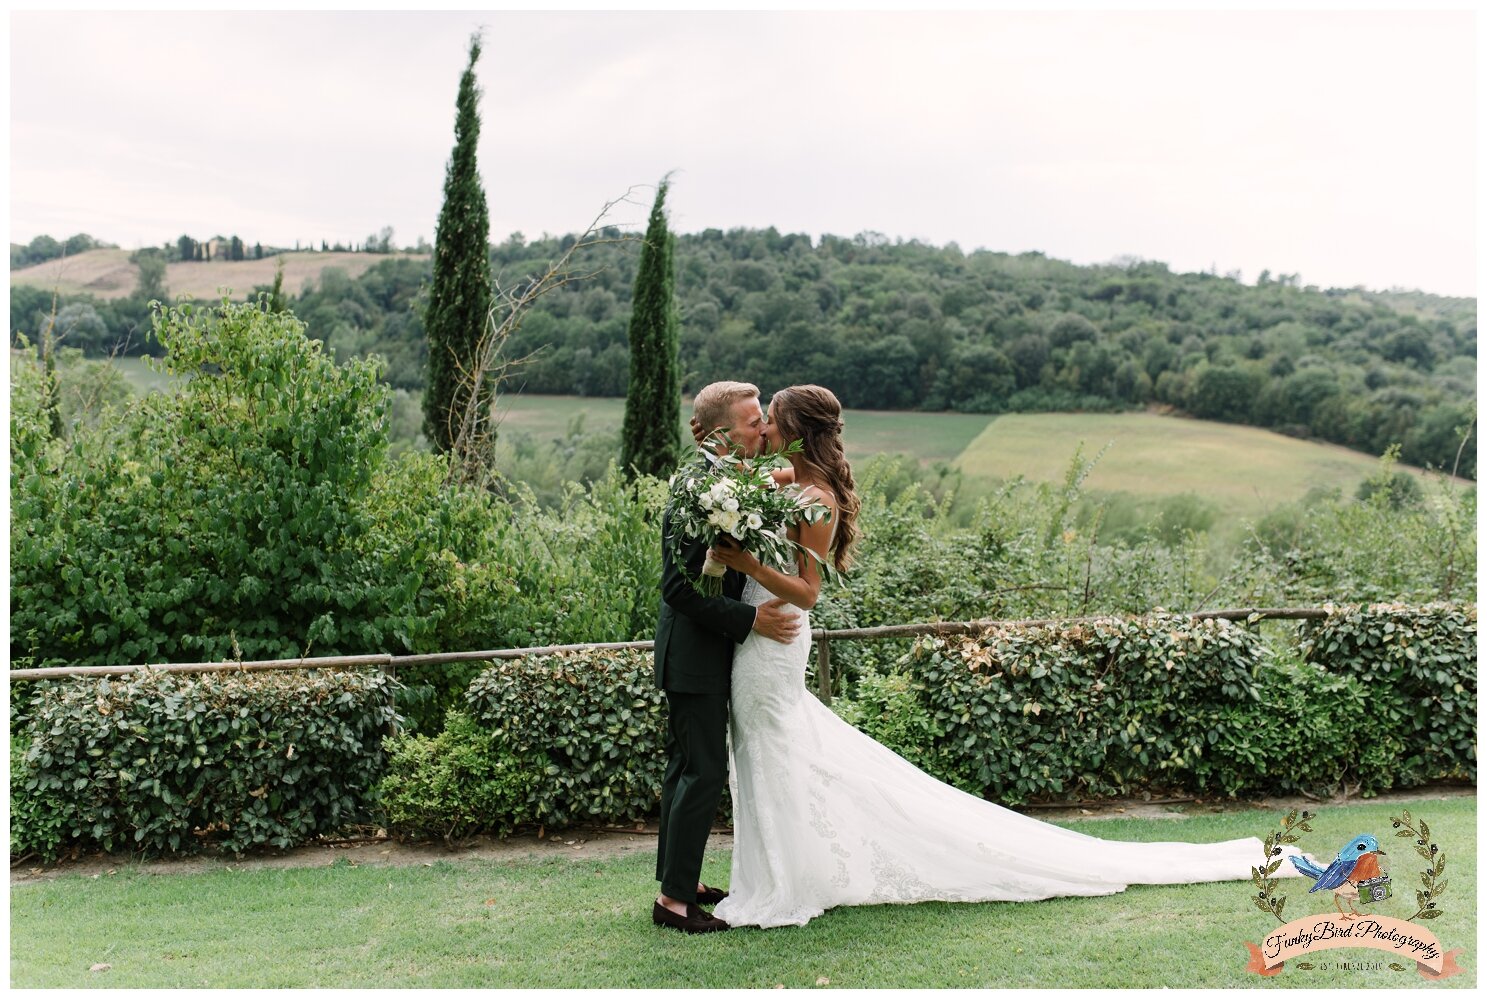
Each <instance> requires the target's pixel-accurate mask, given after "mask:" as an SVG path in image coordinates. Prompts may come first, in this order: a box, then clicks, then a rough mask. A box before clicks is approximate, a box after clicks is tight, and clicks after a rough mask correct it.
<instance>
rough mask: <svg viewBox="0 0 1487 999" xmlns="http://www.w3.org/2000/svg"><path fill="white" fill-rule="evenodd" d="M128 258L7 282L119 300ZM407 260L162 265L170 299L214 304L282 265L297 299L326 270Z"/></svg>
mask: <svg viewBox="0 0 1487 999" xmlns="http://www.w3.org/2000/svg"><path fill="white" fill-rule="evenodd" d="M129 254H130V251H129V250H89V251H88V252H87V253H79V254H78V255H77V256H75V257H65V258H62V259H60V260H48V261H46V262H44V263H40V264H33V265H32V266H30V267H26V268H23V269H21V270H18V271H11V274H10V283H11V284H12V285H32V286H34V287H39V288H47V289H52V288H56V289H57V290H58V291H59V292H61V293H62V294H64V295H82V294H86V295H96V296H97V297H99V298H105V299H108V298H123V297H124V296H126V295H128V294H129V293H130V292H132V291H134V289H135V286H136V285H137V284H138V283H139V268H137V267H136V266H135V265H134V264H131V263H130V262H129ZM410 256H413V254H406V253H393V254H378V253H282V254H280V255H279V256H277V257H265V258H264V259H262V260H236V261H233V260H212V261H206V262H202V263H195V262H192V263H179V262H178V263H174V264H169V265H167V266H166V268H165V287H166V290H167V291H168V292H169V293H170V296H171V297H172V298H175V297H177V296H179V295H189V296H190V297H191V298H194V299H196V300H197V301H203V300H206V301H211V300H215V299H218V298H220V297H221V294H222V292H221V291H219V289H231V291H232V297H233V298H234V299H236V300H239V301H241V300H243V299H246V298H247V297H248V294H249V293H250V292H251V291H252V290H253V288H254V286H255V285H271V284H273V283H274V271H275V269H276V268H277V267H278V266H279V264H278V262H279V261H280V260H283V262H284V290H285V292H287V293H289V294H291V295H298V294H299V293H300V291H302V290H303V289H304V286H305V283H306V282H307V281H311V280H314V279H315V278H317V277H318V276H319V275H320V272H321V270H323V269H324V268H326V267H339V268H340V269H341V270H343V271H345V272H346V274H347V276H349V277H352V278H356V277H360V276H361V275H362V274H364V273H365V272H366V271H368V270H370V269H371V268H372V267H373V266H374V265H376V264H377V263H379V262H381V261H383V260H387V259H390V258H393V257H410Z"/></svg>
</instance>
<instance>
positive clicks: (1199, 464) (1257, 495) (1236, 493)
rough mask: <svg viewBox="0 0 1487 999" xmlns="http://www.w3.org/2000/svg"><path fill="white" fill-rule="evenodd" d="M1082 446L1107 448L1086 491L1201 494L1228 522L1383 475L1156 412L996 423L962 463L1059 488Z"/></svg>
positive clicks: (1255, 431)
mask: <svg viewBox="0 0 1487 999" xmlns="http://www.w3.org/2000/svg"><path fill="white" fill-rule="evenodd" d="M1081 442H1082V443H1083V455H1084V457H1085V458H1086V459H1090V458H1093V457H1094V456H1095V455H1096V454H1097V453H1098V452H1099V451H1100V449H1101V448H1102V447H1104V446H1105V445H1106V444H1107V443H1109V444H1110V449H1109V450H1108V451H1106V452H1105V455H1104V457H1102V458H1101V459H1100V461H1099V463H1098V464H1097V465H1096V466H1095V468H1094V471H1092V472H1091V473H1090V475H1089V478H1087V479H1086V480H1085V482H1084V488H1086V489H1089V490H1098V491H1101V492H1127V493H1132V494H1137V495H1142V496H1166V495H1174V494H1177V493H1186V492H1190V493H1196V494H1197V495H1200V496H1202V497H1203V498H1204V499H1206V500H1210V501H1212V502H1213V503H1214V504H1215V505H1216V506H1218V508H1219V509H1220V511H1222V513H1223V514H1226V515H1229V516H1257V515H1260V514H1262V513H1264V512H1265V511H1267V510H1270V509H1273V508H1274V507H1276V506H1278V505H1279V504H1281V503H1285V502H1290V501H1293V500H1297V499H1300V498H1301V497H1303V496H1305V495H1306V493H1307V491H1308V490H1310V489H1313V488H1337V489H1340V490H1341V491H1342V494H1343V495H1344V496H1351V495H1353V493H1354V492H1355V491H1356V490H1357V488H1358V485H1359V483H1361V482H1362V481H1363V480H1364V479H1366V478H1368V476H1369V475H1370V474H1372V473H1373V472H1374V471H1376V470H1377V468H1378V459H1377V458H1371V457H1369V456H1368V455H1366V454H1362V453H1360V452H1357V451H1350V450H1348V449H1347V448H1343V447H1339V446H1337V445H1335V444H1322V443H1314V442H1311V441H1301V440H1296V439H1295V438H1292V437H1285V436H1283V435H1281V434H1277V433H1272V432H1271V431H1269V430H1261V429H1259V428H1258V427H1246V426H1239V425H1236V424H1232V423H1214V422H1210V421H1208V420H1191V419H1185V418H1182V417H1175V416H1159V415H1156V414H1154V413H1116V414H1097V413H1012V414H1008V415H1005V416H999V417H997V418H996V419H995V420H993V421H992V422H991V423H989V424H988V425H987V427H986V429H985V430H984V431H982V432H981V434H980V436H978V437H977V438H976V439H975V440H974V441H972V442H971V443H970V444H969V445H968V446H967V447H966V449H965V450H964V451H963V452H962V453H961V454H960V455H959V456H958V457H957V458H956V461H955V465H956V467H958V468H960V469H961V470H962V472H964V474H965V476H966V478H968V479H988V478H997V479H1007V478H1011V477H1012V476H1014V475H1025V476H1026V477H1027V478H1029V479H1031V480H1035V481H1044V482H1058V481H1061V480H1062V479H1063V475H1064V471H1065V469H1067V468H1068V465H1069V461H1070V459H1071V458H1072V457H1073V455H1074V452H1075V449H1076V448H1078V447H1079V446H1080V444H1081ZM1410 471H1413V472H1414V473H1415V474H1416V475H1423V474H1424V473H1423V472H1421V471H1420V470H1419V469H1410Z"/></svg>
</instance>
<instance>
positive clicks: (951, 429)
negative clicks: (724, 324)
mask: <svg viewBox="0 0 1487 999" xmlns="http://www.w3.org/2000/svg"><path fill="white" fill-rule="evenodd" d="M497 409H498V410H499V411H500V413H501V414H502V425H503V426H504V427H505V428H507V429H509V430H516V431H522V432H525V433H530V434H531V435H532V436H533V437H534V438H536V439H537V440H539V441H545V440H549V439H553V438H558V437H561V436H562V435H563V433H564V432H565V431H566V430H567V427H568V424H569V421H571V420H572V419H573V418H574V417H575V416H578V415H580V414H582V415H583V418H584V424H583V425H584V429H586V430H596V429H600V428H604V427H612V428H614V429H615V430H618V429H619V427H620V424H621V423H622V422H623V421H624V417H625V400H623V399H603V398H581V397H579V396H567V395H557V396H553V395H505V396H502V397H501V400H500V402H499V403H497ZM691 415H692V413H691V401H690V400H688V401H687V402H686V403H685V404H684V405H683V406H682V423H683V426H684V427H685V426H686V422H687V419H688V418H689V417H690V416H691ZM990 420H991V417H989V416H976V415H974V414H969V413H889V412H880V411H872V410H855V409H849V410H847V411H846V412H844V413H843V414H842V422H843V423H844V424H846V430H844V431H843V439H844V441H845V442H846V445H847V456H848V457H849V458H865V457H867V456H868V455H873V454H879V453H881V452H884V451H889V452H904V453H912V454H917V455H919V457H920V458H922V459H923V460H924V461H945V462H949V461H954V460H955V458H956V457H957V456H958V455H959V454H960V453H961V452H962V451H964V450H965V448H966V445H968V444H970V443H971V442H972V441H973V440H975V439H976V436H977V435H978V434H980V433H981V432H982V431H983V430H985V429H986V425H987V423H988V422H989V421H990ZM684 432H685V433H686V434H687V436H688V437H690V436H691V431H690V430H684Z"/></svg>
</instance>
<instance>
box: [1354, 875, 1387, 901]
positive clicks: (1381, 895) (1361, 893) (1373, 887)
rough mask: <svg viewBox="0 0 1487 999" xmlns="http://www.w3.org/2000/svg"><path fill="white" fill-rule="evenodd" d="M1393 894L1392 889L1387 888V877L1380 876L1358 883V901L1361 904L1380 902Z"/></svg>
mask: <svg viewBox="0 0 1487 999" xmlns="http://www.w3.org/2000/svg"><path fill="white" fill-rule="evenodd" d="M1393 894H1394V889H1393V888H1391V887H1390V886H1389V875H1387V874H1380V875H1379V876H1378V877H1376V878H1369V879H1368V880H1367V881H1359V882H1358V901H1359V902H1363V903H1365V904H1366V903H1368V902H1382V901H1383V900H1384V899H1386V898H1388V897H1390V896H1391V895H1393Z"/></svg>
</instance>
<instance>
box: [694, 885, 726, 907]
mask: <svg viewBox="0 0 1487 999" xmlns="http://www.w3.org/2000/svg"><path fill="white" fill-rule="evenodd" d="M727 897H728V893H727V892H726V891H723V890H722V889H721V888H709V887H708V886H707V885H703V886H702V890H701V891H700V892H698V893H697V904H698V905H717V904H718V903H719V902H721V901H723V899H725V898H727Z"/></svg>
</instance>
